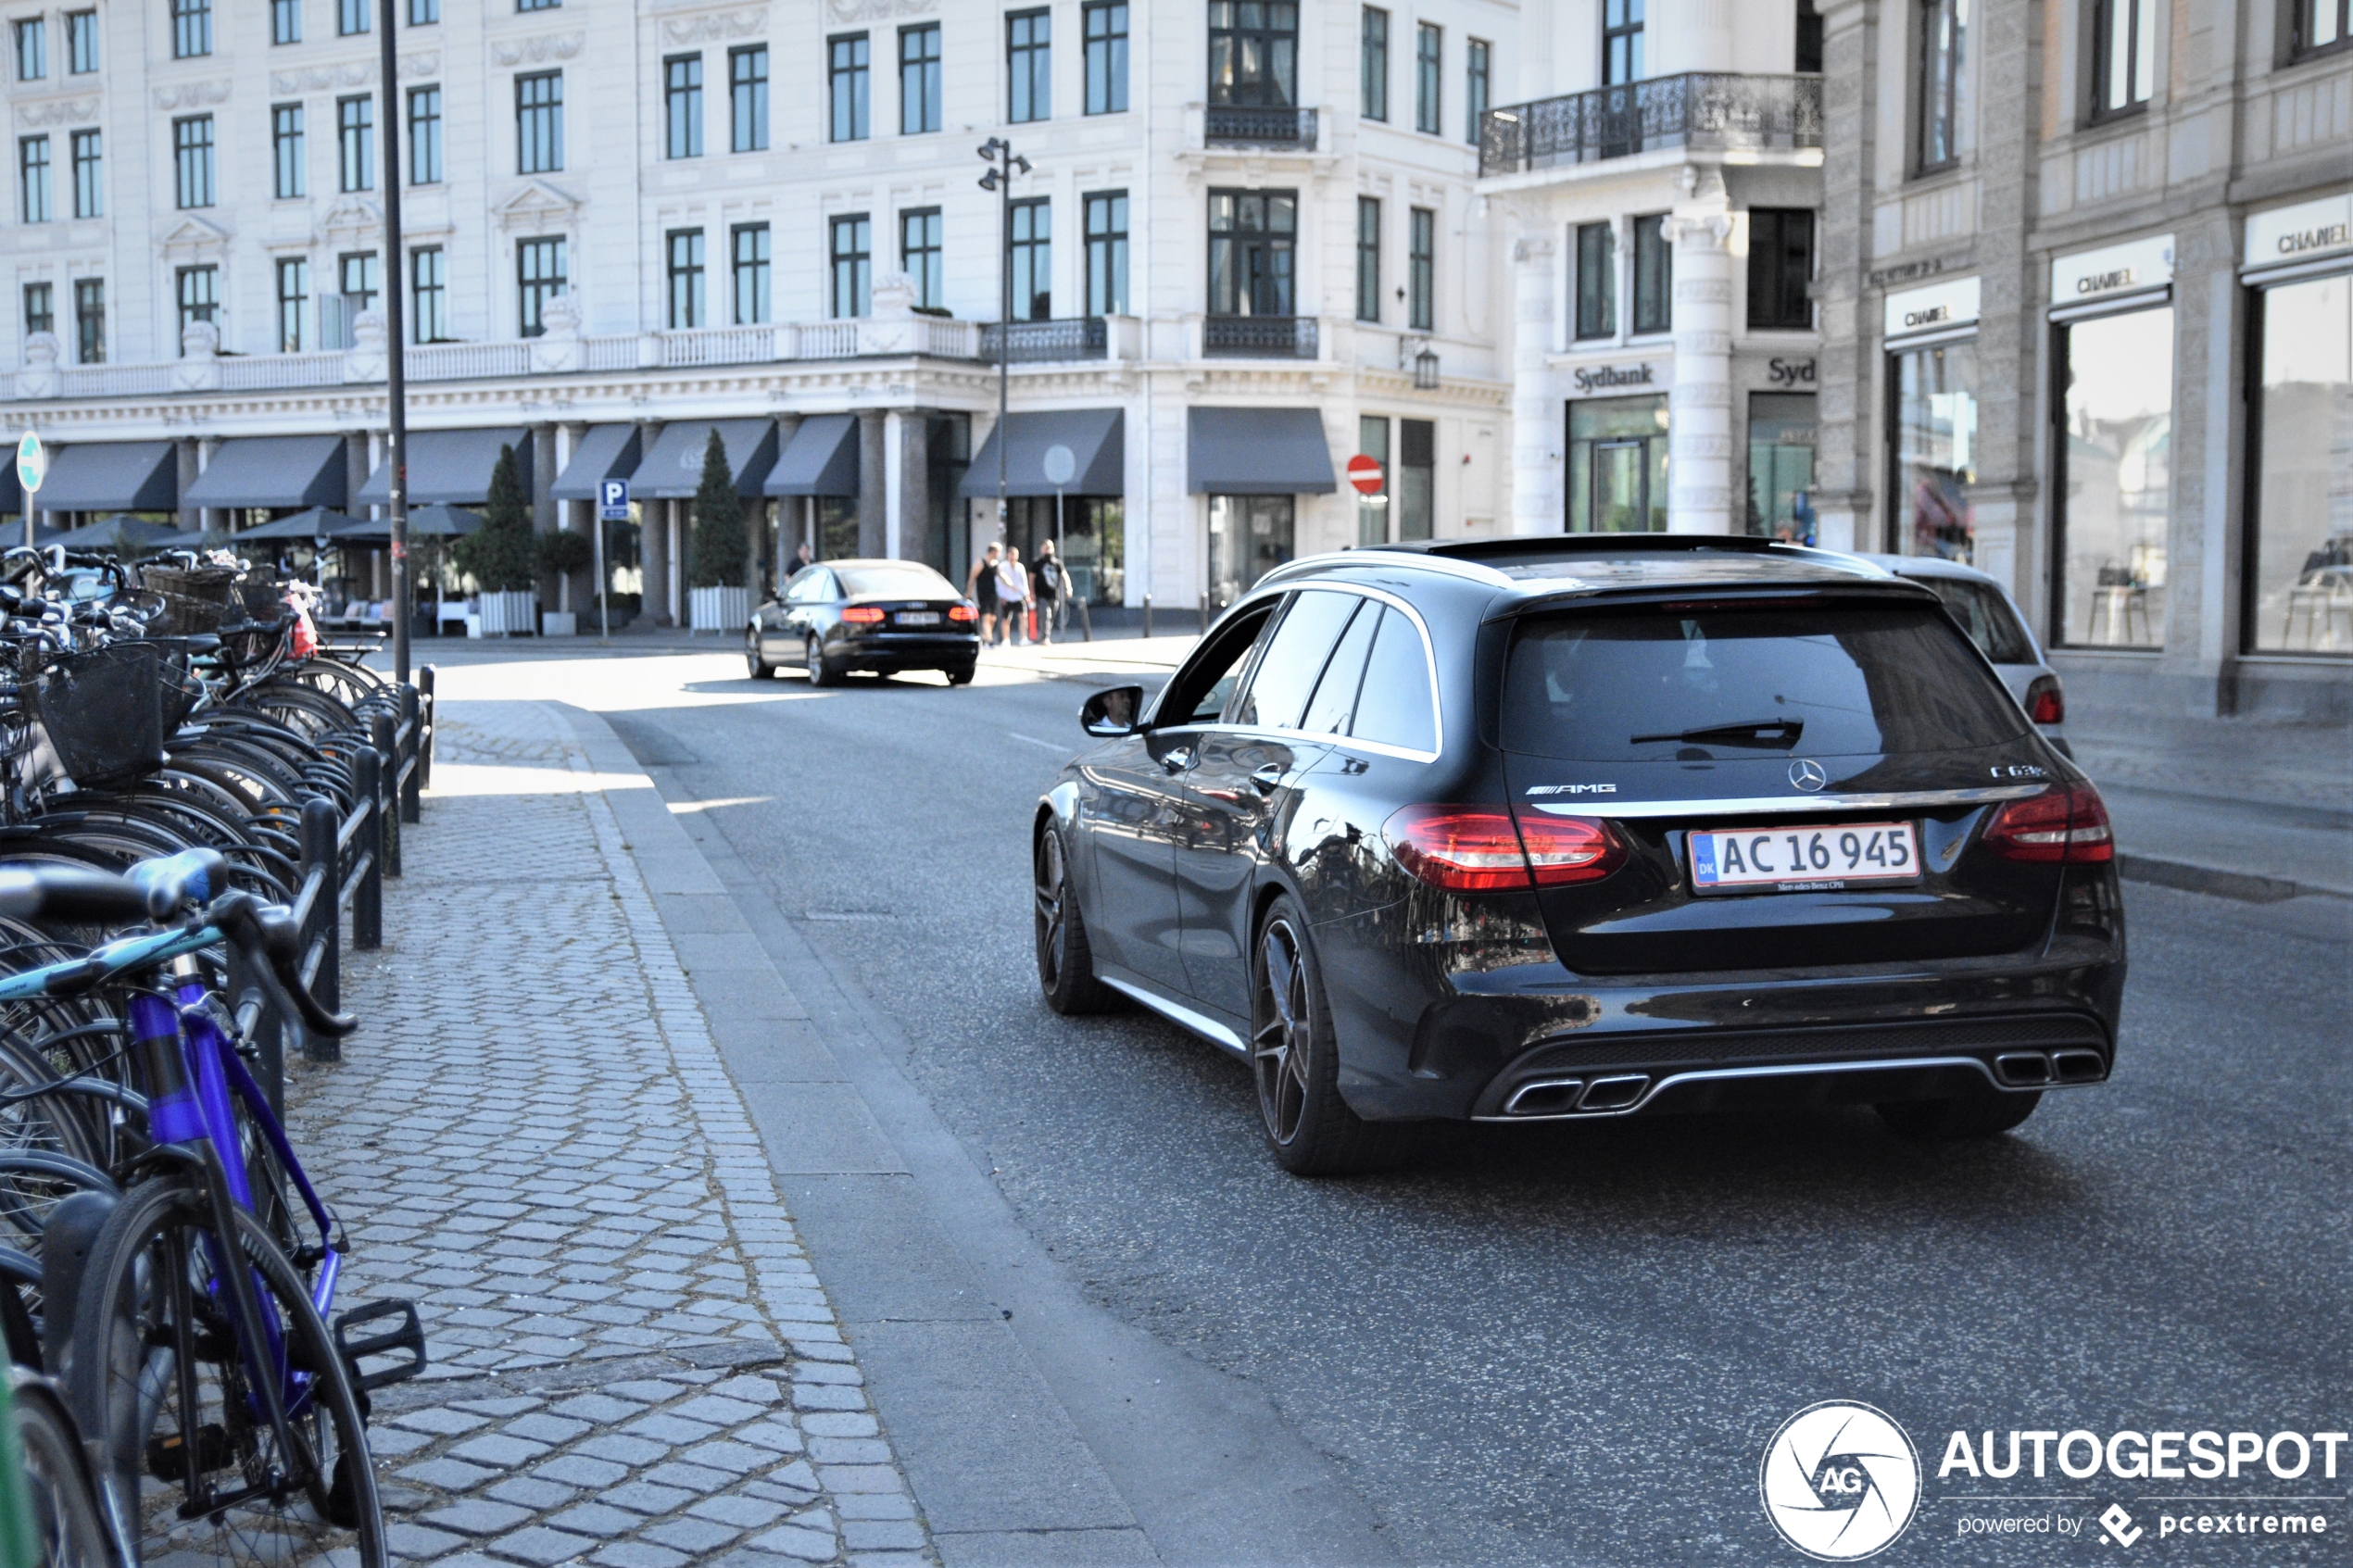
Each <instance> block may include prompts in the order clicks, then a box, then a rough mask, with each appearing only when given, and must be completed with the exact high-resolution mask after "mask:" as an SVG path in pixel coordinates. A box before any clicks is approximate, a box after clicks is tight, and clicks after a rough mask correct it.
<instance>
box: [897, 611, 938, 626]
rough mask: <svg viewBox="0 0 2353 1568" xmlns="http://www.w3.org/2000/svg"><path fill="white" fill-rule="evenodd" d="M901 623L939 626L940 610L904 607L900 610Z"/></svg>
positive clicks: (904, 624)
mask: <svg viewBox="0 0 2353 1568" xmlns="http://www.w3.org/2000/svg"><path fill="white" fill-rule="evenodd" d="M899 624H900V625H901V626H937V625H938V624H939V611H937V610H936V609H902V610H900V612H899Z"/></svg>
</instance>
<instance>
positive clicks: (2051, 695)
mask: <svg viewBox="0 0 2353 1568" xmlns="http://www.w3.org/2000/svg"><path fill="white" fill-rule="evenodd" d="M2026 716H2027V717H2028V718H2029V719H2032V720H2033V721H2035V722H2036V723H2038V724H2064V723H2066V722H2067V694H2066V693H2065V692H2062V691H2061V690H2059V681H2058V677H2057V675H2037V676H2035V677H2034V684H2032V685H2031V686H2029V687H2027V688H2026Z"/></svg>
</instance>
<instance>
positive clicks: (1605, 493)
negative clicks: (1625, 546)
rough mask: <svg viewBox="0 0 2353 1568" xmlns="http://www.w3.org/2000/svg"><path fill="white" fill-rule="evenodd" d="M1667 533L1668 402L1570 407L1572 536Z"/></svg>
mask: <svg viewBox="0 0 2353 1568" xmlns="http://www.w3.org/2000/svg"><path fill="white" fill-rule="evenodd" d="M1666 531H1667V399H1666V398H1664V397H1594V398H1588V399H1586V400H1584V401H1582V402H1576V403H1571V404H1570V405H1569V406H1568V532H1570V533H1665V532H1666Z"/></svg>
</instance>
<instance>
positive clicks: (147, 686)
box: [25, 643, 176, 789]
mask: <svg viewBox="0 0 2353 1568" xmlns="http://www.w3.org/2000/svg"><path fill="white" fill-rule="evenodd" d="M25 689H26V693H27V695H28V696H30V697H31V707H32V711H33V716H34V717H35V718H36V719H38V720H39V721H40V722H41V727H42V728H43V729H44V731H46V732H47V733H48V737H49V744H50V746H52V747H54V748H55V750H56V752H57V761H58V764H59V765H60V766H62V767H63V768H64V769H65V771H66V775H67V776H68V777H69V778H70V779H72V780H73V782H74V785H75V787H76V788H79V789H92V788H96V787H102V786H104V785H107V784H124V783H128V782H129V781H130V780H132V779H135V778H137V777H139V776H140V775H141V774H143V773H150V772H153V771H155V770H157V768H160V767H162V766H163V735H164V729H163V678H162V672H161V665H160V661H159V660H158V659H157V657H156V649H155V648H154V647H153V646H151V645H149V644H145V643H116V644H114V645H113V646H109V647H103V648H96V649H93V650H92V651H91V652H89V653H69V654H63V655H60V656H59V657H58V659H57V662H56V663H55V664H54V665H52V666H51V667H50V668H49V670H48V671H46V672H45V673H44V674H43V675H41V676H40V677H39V678H38V679H36V680H34V681H32V682H31V683H30V684H28V685H27V686H26V688H25ZM175 727H176V726H175Z"/></svg>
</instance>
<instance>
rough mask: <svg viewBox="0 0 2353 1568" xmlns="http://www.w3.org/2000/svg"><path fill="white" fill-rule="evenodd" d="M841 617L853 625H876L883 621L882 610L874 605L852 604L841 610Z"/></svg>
mask: <svg viewBox="0 0 2353 1568" xmlns="http://www.w3.org/2000/svg"><path fill="white" fill-rule="evenodd" d="M841 618H842V619H843V620H844V621H849V623H850V624H851V625H852V626H875V625H879V624H880V623H881V621H882V618H883V612H882V610H881V609H880V608H878V607H876V606H874V605H851V606H850V607H849V608H847V609H845V610H843V611H842V612H841Z"/></svg>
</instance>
